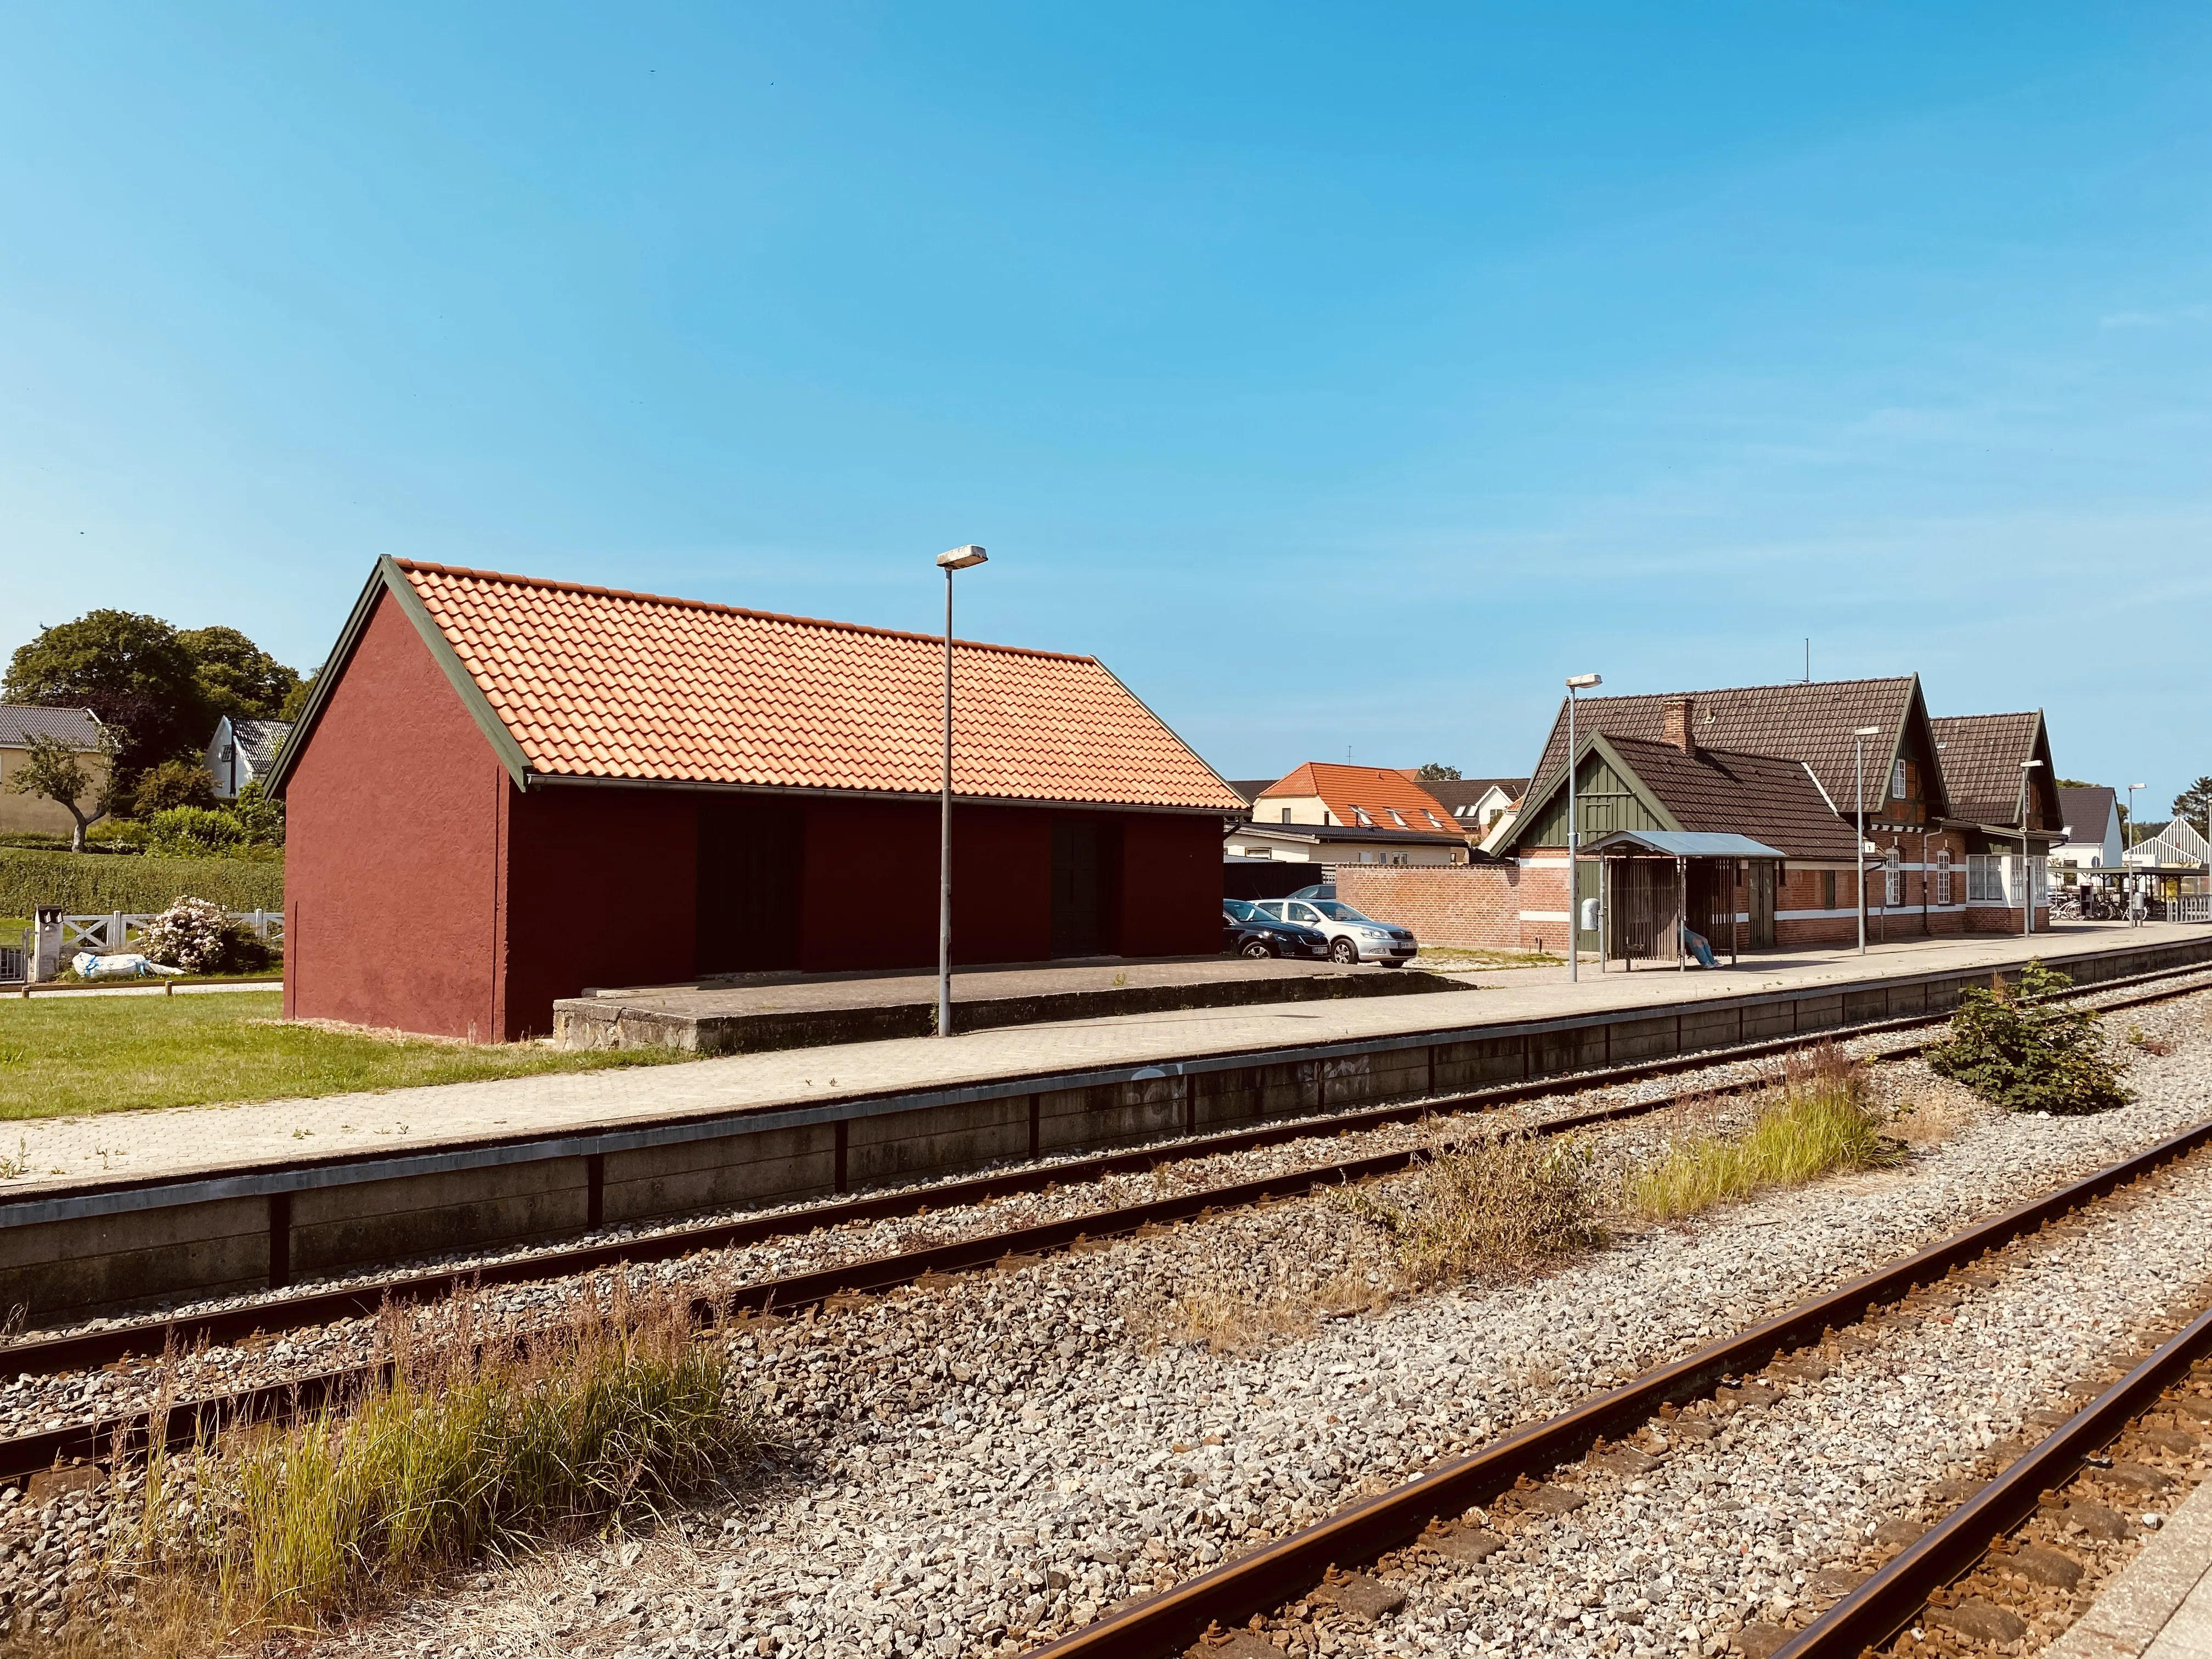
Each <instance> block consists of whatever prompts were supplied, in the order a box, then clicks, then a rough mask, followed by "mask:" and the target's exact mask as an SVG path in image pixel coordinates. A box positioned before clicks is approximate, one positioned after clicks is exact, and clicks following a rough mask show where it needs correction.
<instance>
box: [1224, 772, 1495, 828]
mask: <svg viewBox="0 0 2212 1659" xmlns="http://www.w3.org/2000/svg"><path fill="white" fill-rule="evenodd" d="M1271 795H1285V796H1313V795H1318V796H1319V797H1321V801H1322V805H1324V806H1326V807H1328V810H1329V811H1330V813H1331V815H1333V816H1334V817H1335V819H1336V821H1337V822H1338V823H1342V824H1348V825H1352V826H1354V827H1357V826H1358V824H1359V823H1361V822H1362V820H1361V819H1360V817H1358V814H1357V813H1356V812H1355V811H1353V810H1352V809H1353V808H1354V807H1364V808H1366V809H1367V820H1366V821H1367V822H1369V823H1372V824H1373V826H1374V827H1375V828H1376V829H1400V828H1404V829H1420V830H1424V831H1426V832H1427V833H1429V834H1431V835H1437V834H1443V835H1447V836H1451V835H1458V834H1460V833H1461V831H1462V825H1461V824H1460V823H1458V822H1457V821H1456V820H1455V819H1454V818H1453V817H1452V815H1451V809H1450V808H1449V807H1448V806H1446V805H1444V804H1443V802H1442V801H1440V800H1438V799H1437V798H1436V797H1435V796H1434V795H1431V793H1429V792H1428V791H1427V790H1425V789H1424V788H1422V787H1421V786H1420V785H1419V784H1418V783H1416V782H1414V781H1413V777H1412V775H1410V774H1409V773H1407V772H1405V771H1394V770H1392V769H1389V768H1387V767H1381V766H1340V765H1338V764H1336V763H1334V762H1331V761H1308V762H1307V763H1305V764H1304V766H1301V767H1300V768H1298V769H1297V771H1295V772H1292V773H1291V775H1289V776H1287V777H1285V778H1283V779H1281V780H1280V781H1277V782H1274V783H1271V784H1269V785H1268V786H1267V787H1266V788H1265V789H1262V790H1261V792H1260V793H1259V796H1258V798H1257V799H1255V801H1254V803H1253V805H1254V806H1255V808H1256V807H1257V805H1259V802H1260V801H1261V800H1265V799H1267V798H1268V797H1269V796H1271ZM1394 808H1395V810H1396V811H1397V812H1398V813H1399V814H1400V815H1401V817H1403V818H1404V819H1405V823H1403V825H1401V824H1400V823H1399V822H1398V819H1397V818H1395V817H1391V816H1390V814H1391V811H1392V809H1394Z"/></svg>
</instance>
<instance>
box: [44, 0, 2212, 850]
mask: <svg viewBox="0 0 2212 1659" xmlns="http://www.w3.org/2000/svg"><path fill="white" fill-rule="evenodd" d="M0 25H3V26H4V30H5V33H4V39H5V40H6V42H7V46H6V49H5V51H4V52H0V649H9V648H12V647H13V646H14V645H15V644H16V643H18V642H20V641H21V640H22V639H23V638H25V637H27V636H28V635H29V634H30V633H31V632H32V631H33V629H34V628H35V627H37V626H38V625H39V624H40V623H49V622H54V621H59V620H62V619H64V617H70V616H74V615H76V614H77V613H79V612H81V611H84V610H86V609H88V608H89V607H92V606H94V605H121V606H125V607H128V608H131V609H134V610H145V611H154V612H155V613H157V614H160V615H163V616H167V617H170V618H171V619H172V620H173V621H174V622H176V623H179V625H180V626H196V625H201V624H204V623H216V622H222V623H231V624H233V625H235V626H238V627H240V628H243V629H246V631H247V632H248V633H250V634H252V635H253V636H254V637H255V638H256V639H258V640H259V641H261V642H262V643H263V644H264V646H266V647H269V648H270V649H271V650H273V651H275V652H276V653H277V654H278V655H279V656H282V657H283V658H285V659H287V660H289V661H292V662H295V663H296V664H298V665H301V666H302V667H309V666H312V665H314V664H315V663H316V662H317V661H319V659H320V658H321V656H322V654H323V653H324V652H325V650H326V649H327V648H328V646H329V643H330V641H331V637H332V635H334V634H335V632H336V630H337V626H338V624H339V623H340V622H341V621H342V620H343V617H344V614H345V611H346V610H347V607H348V606H349V604H350V602H351V600H352V598H353V596H354V594H355V592H356V591H357V590H358V588H359V586H360V584H361V582H362V579H363V578H364V576H365V575H366V574H367V572H368V568H369V565H370V562H371V561H372V560H373V559H374V556H376V555H377V554H379V553H382V552H391V553H394V554H398V555H402V556H415V557H420V558H426V559H434V560H441V561H446V562H453V563H461V564H470V565H476V566H481V567H489V568H498V569H507V570H519V571H525V572H529V573H532V574H543V575H550V576H558V577H563V578H568V579H573V580H584V581H592V582H599V583H605V584H607V585H611V586H626V587H634V588H641V589H647V590H652V591H658V592H673V593H680V594H686V595H692V596H697V597H702V598H709V599H721V600H726V601H729V602H732V603H738V604H744V605H757V606H762V607H764V608H769V609H774V610H782V611H799V612H802V613H806V614H812V615H826V616H832V617H845V618H850V619H853V620H856V621H864V622H869V623H881V624H885V625H890V626H911V627H922V628H927V627H931V626H933V623H934V618H935V616H936V607H937V605H938V604H939V586H938V579H937V577H936V575H935V573H934V571H933V568H932V567H931V564H930V560H931V558H932V556H933V555H934V554H935V553H936V552H937V551H938V550H939V549H940V548H943V547H946V546H950V545H952V544H956V543H959V542H963V541H980V542H981V543H983V544H986V545H987V546H988V547H989V548H990V549H991V550H992V562H991V564H990V565H989V566H988V567H987V568H985V569H983V570H981V571H979V572H977V573H975V575H974V576H972V577H969V578H963V590H962V605H963V611H962V628H961V631H962V632H963V634H967V635H972V636H975V637H979V638H986V639H999V640H1006V641H1015V642H1019V643H1026V644H1036V645H1042V646H1048V647H1057V648H1061V649H1069V650H1079V651H1091V652H1095V653H1097V654H1098V655H1100V656H1101V657H1103V658H1104V659H1106V661H1107V662H1108V663H1109V664H1110V665H1112V666H1113V667H1114V668H1115V670H1116V671H1118V672H1119V673H1120V674H1121V676H1122V678H1125V679H1126V680H1127V681H1128V682H1129V683H1130V684H1132V685H1133V687H1134V688H1136V689H1137V690H1139V693H1140V694H1141V695H1143V696H1145V697H1146V699H1147V700H1148V701H1149V702H1152V705H1153V706H1154V707H1155V708H1158V710H1159V711H1160V712H1161V713H1162V714H1164V715H1165V716H1166V717H1167V718H1168V719H1169V720H1170V721H1171V722H1172V723H1173V724H1175V725H1176V726H1177V727H1178V729H1180V730H1181V731H1182V732H1183V733H1184V735H1185V736H1186V737H1188V738H1189V739H1190V740H1191V741H1192V742H1193V743H1194V744H1196V745H1197V746H1198V747H1199V748H1200V750H1201V751H1202V752H1204V753H1205V754H1206V756H1207V757H1208V758H1209V759H1211V760H1212V761H1213V762H1214V763H1216V764H1217V765H1218V766H1219V767H1220V768H1221V769H1223V770H1224V771H1225V772H1226V773H1228V774H1230V775H1237V776H1242V775H1261V774H1270V773H1279V772H1281V771H1284V770H1286V769H1289V768H1290V767H1291V766H1292V765H1294V764H1296V763H1298V762H1299V761H1302V760H1304V759H1308V758H1328V759H1340V758H1342V757H1344V755H1345V754H1346V751H1347V750H1349V751H1350V752H1351V753H1352V755H1353V756H1354V757H1356V758H1357V759H1359V760H1362V761H1372V762H1377V763H1389V764H1408V763H1414V762H1418V761H1422V760H1426V759H1430V758H1437V759H1443V760H1447V761H1449V762H1451V763H1455V764H1457V765H1459V766H1461V767H1462V768H1463V769H1465V770H1467V771H1468V773H1469V774H1470V775H1474V774H1477V773H1487V772H1493V771H1496V772H1511V771H1516V770H1519V769H1522V768H1524V767H1525V766H1526V765H1527V764H1528V761H1529V759H1530V758H1531V757H1532V755H1533V752H1534V748H1535V746H1536V744H1537V742H1538V741H1539V739H1540V738H1541V733H1542V730H1543V727H1544V725H1545V723H1546V721H1547V720H1548V718H1549V715H1550V713H1551V710H1552V708H1553V706H1554V704H1555V702H1556V700H1557V698H1558V696H1559V682H1560V680H1561V678H1562V677H1563V676H1565V675H1566V674H1568V673H1571V672H1577V671H1584V670H1596V671H1601V672H1602V673H1603V674H1604V675H1605V676H1606V680H1607V687H1608V689H1615V690H1629V691H1637V690H1667V689H1675V688H1682V687H1695V686H1700V685H1711V684H1737V683H1745V682H1756V681H1762V680H1774V679H1787V678H1796V677H1797V676H1798V675H1799V674H1800V673H1802V665H1803V650H1804V647H1803V644H1802V641H1803V640H1804V638H1805V637H1806V636H1807V635H1810V636H1811V637H1812V641H1813V645H1812V651H1813V671H1814V674H1815V676H1816V677H1820V678H1828V677H1834V676H1843V675H1856V674H1888V673H1896V672H1901V671H1908V670H1916V669H1917V671H1919V672H1920V673H1921V674H1922V675H1923V678H1924V680H1925V682H1926V684H1927V687H1928V692H1929V701H1930V703H1931V706H1932V707H1933V708H1934V710H1935V711H1936V713H1938V714H1946V713H1953V714H1956V713H1971V712H1978V711H1982V710H1987V709H1997V708H2021V707H2030V706H2035V705H2040V706H2042V707H2043V708H2045V710H2046V711H2047V712H2048V713H2049V714H2050V716H2051V722H2052V727H2053V738H2054V742H2055V744H2056V752H2057V757H2058V762H2059V765H2060V768H2061V769H2062V770H2063V771H2065V772H2068V773H2070V774H2073V775H2080V776H2086V777H2090V778H2094V779H2098V780H2100V781H2108V782H2115V783H2124V782H2130V781H2147V782H2148V783H2149V784H2150V785H2151V791H2150V793H2151V795H2152V796H2153V797H2154V799H2155V801H2156V803H2157V805H2160V807H2161V808H2162V807H2163V804H2164V801H2165V799H2166V797H2168V796H2170V795H2171V794H2172V793H2173V791H2174V790H2175V789H2176V788H2177V787H2179V786H2180V785H2181V784H2182V783H2184V782H2185V781H2187V780H2188V779H2189V778H2191V777H2194V776H2195V775H2197V774H2198V773H2200V772H2212V741H2208V738H2212V730H2208V721H2207V719H2206V714H2205V709H2206V706H2207V702H2208V693H2212V684H2208V674H2207V668H2206V665H2207V660H2208V658H2207V653H2206V651H2205V649H2204V648H2203V644H2202V641H2203V640H2204V639H2205V638H2206V636H2207V635H2208V632H2212V608H2208V605H2207V586H2208V565H2207V561H2206V556H2205V555H2206V551H2207V544H2208V540H2212V533H2208V532H2212V465H2208V462H2209V461H2212V444H2209V443H2208V439H2212V420H2208V416H2212V213H2209V212H2208V205H2212V204H2208V196H2207V180H2208V179H2212V100H2208V99H2207V98H2206V97H2205V96H2204V88H2205V87H2206V85H2208V84H2212V13H2208V12H2207V11H2206V10H2205V9H2203V8H2202V7H2201V6H2184V5H2166V6H2160V5H2155V4H2146V5H2138V6H2130V7H2127V8H2117V7H2092V6H2087V5H2078V6H2046V5H2033V4H2029V5H2021V4H2018V3H2013V4H2007V5H2004V6H1997V5H1967V4H1959V5H1952V6H1946V7H1941V8H1931V7H1924V6H1906V5H1895V6H1875V5H1861V4H1840V3H1835V4H1825V5H1820V4H1809V3H1808V4H1799V5H1790V6H1774V5H1771V4H1766V5H1749V4H1745V5H1690V6H1680V7H1668V8H1655V7H1650V6H1648V5H1627V4H1622V5H1616V6H1601V5H1571V4H1570V5H1561V6H1556V7H1546V8H1535V7H1507V6H1503V5H1452V6H1431V7H1419V6H1402V7H1389V8H1381V7H1350V6H1339V7H1318V6H1306V5H1296V4H1282V3H1271V4H1267V5H1258V4H1254V5H1216V6H1200V7H1194V6H1191V5H1188V4H1182V5H1174V6H1168V5H1162V6H1156V7H1155V6H1140V5H1127V4H1124V5H1116V6H1108V7H1088V8H1082V7H1069V6H1060V7H1039V6H1013V5H1006V6H978V5H965V4H958V3H948V0H937V3H933V4H931V5H927V6H900V7H892V6H856V5H843V6H838V5H816V6H808V7H776V8H768V7H699V8H696V9H683V8H654V7H650V6H630V7H623V8H599V9H586V8H581V7H568V8H556V7H550V6H533V7H522V6H514V7H507V8H502V7H498V6H492V5H471V6H465V7H453V6H439V7H431V6H416V7H407V6H401V5H386V6H380V7H366V6H357V7H352V8H336V7H321V8H303V7H280V6H276V5H243V4H238V5H210V6H202V7H166V8H155V7H131V6H106V7H82V6H61V5H52V6H39V7H30V6H20V5H6V6H0Z"/></svg>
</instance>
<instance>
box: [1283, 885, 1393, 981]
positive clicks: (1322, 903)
mask: <svg viewBox="0 0 2212 1659" xmlns="http://www.w3.org/2000/svg"><path fill="white" fill-rule="evenodd" d="M1252 908H1254V909H1255V910H1261V911H1264V912H1266V913H1267V915H1271V916H1273V917H1274V918H1275V920H1276V921H1295V922H1298V923H1301V924H1303V925H1304V926H1305V927H1317V928H1319V929H1320V930H1321V931H1322V933H1326V934H1328V957H1329V960H1330V961H1332V962H1343V963H1352V962H1379V963H1382V964H1383V966H1384V967H1386V968H1402V967H1404V966H1405V965H1406V964H1407V963H1409V962H1411V961H1412V960H1413V956H1414V953H1415V952H1416V951H1419V949H1420V948H1421V945H1420V941H1419V940H1418V939H1415V938H1414V937H1413V930H1412V929H1411V928H1407V927H1400V926H1398V924H1397V923H1396V922H1395V921H1376V920H1375V919H1374V918H1373V917H1372V916H1363V915H1360V914H1359V912H1358V911H1357V910H1355V909H1353V908H1352V907H1351V906H1350V905H1348V904H1346V902H1344V901H1343V900H1342V899H1333V898H1316V899H1302V898H1287V899H1262V900H1261V901H1260V902H1259V903H1257V904H1255V905H1254V906H1253V907H1252Z"/></svg>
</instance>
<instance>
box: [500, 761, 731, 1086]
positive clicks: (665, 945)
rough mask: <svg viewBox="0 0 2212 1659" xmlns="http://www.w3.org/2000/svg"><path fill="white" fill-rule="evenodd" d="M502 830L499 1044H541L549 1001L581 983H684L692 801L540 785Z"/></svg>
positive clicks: (691, 908)
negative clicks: (532, 1039)
mask: <svg viewBox="0 0 2212 1659" xmlns="http://www.w3.org/2000/svg"><path fill="white" fill-rule="evenodd" d="M510 787H511V786H510ZM509 822H510V824H511V826H512V828H511V830H510V833H509V839H508V855H507V871H508V875H507V894H508V898H507V929H506V940H505V945H506V955H505V966H506V975H505V997H504V1000H503V1002H502V1005H501V1009H500V1016H501V1018H500V1032H501V1037H502V1038H503V1040H505V1041H507V1042H516V1041H519V1040H520V1039H521V1038H523V1037H527V1036H545V1035H546V1034H547V1033H548V1032H550V1030H552V1029H553V1003H554V1000H555V999H556V998H557V997H573V996H576V995H579V994H581V993H582V991H583V990H584V988H585V987H586V986H595V985H654V984H661V985H665V984H667V983H669V982H671V981H679V980H682V979H684V978H686V977H687V976H689V975H690V972H691V967H692V962H691V953H692V945H693V935H694V932H695V929H696V923H697V903H696V899H697V894H696V887H697V884H698V857H697V842H696V837H697V835H698V826H699V805H698V797H697V796H696V795H687V794H684V793H679V792H678V791H675V790H665V789H664V790H654V789H599V788H576V787H563V786H561V785H550V786H540V787H537V788H534V789H532V790H531V791H530V792H529V793H521V792H520V791H516V792H515V793H514V794H513V799H512V802H511V805H510V810H509Z"/></svg>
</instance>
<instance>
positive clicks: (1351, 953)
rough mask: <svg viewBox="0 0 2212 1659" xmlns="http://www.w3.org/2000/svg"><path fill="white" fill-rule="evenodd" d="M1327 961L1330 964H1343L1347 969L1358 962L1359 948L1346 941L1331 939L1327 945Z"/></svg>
mask: <svg viewBox="0 0 2212 1659" xmlns="http://www.w3.org/2000/svg"><path fill="white" fill-rule="evenodd" d="M1328 959H1329V960H1330V961H1331V962H1340V963H1344V964H1345V965H1346V967H1349V966H1350V965H1351V964H1352V963H1355V962H1357V961H1358V960H1359V947H1358V945H1354V944H1353V943H1352V941H1351V940H1350V939H1331V940H1330V941H1329V945H1328Z"/></svg>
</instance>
